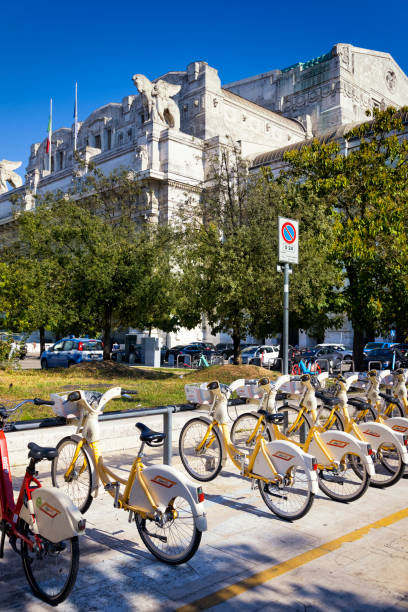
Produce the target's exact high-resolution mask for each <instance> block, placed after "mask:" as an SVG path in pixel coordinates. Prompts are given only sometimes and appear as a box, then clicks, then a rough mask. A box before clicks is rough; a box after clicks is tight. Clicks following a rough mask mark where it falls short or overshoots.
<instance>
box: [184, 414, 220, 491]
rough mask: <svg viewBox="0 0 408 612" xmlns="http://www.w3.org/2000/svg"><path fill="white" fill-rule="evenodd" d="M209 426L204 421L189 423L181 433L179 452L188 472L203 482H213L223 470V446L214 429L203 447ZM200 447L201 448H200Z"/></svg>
mask: <svg viewBox="0 0 408 612" xmlns="http://www.w3.org/2000/svg"><path fill="white" fill-rule="evenodd" d="M208 428H209V424H208V422H207V421H205V420H204V419H200V418H196V419H191V420H190V421H187V423H186V424H185V425H184V427H183V429H182V430H181V433H180V438H179V452H180V457H181V461H182V463H183V465H184V467H185V468H186V470H187V472H188V473H189V474H190V476H192V477H193V478H195V479H196V480H200V481H202V482H208V481H209V480H213V479H214V478H215V477H216V476H217V474H219V472H220V471H221V468H222V446H221V440H220V437H219V435H218V432H217V431H216V429H215V428H213V429H212V430H211V432H210V434H209V435H208V438H207V439H206V441H205V442H204V444H203V445H202V446H200V445H201V443H202V441H203V440H204V438H205V436H206V434H207V431H208ZM199 446H200V448H198V447H199Z"/></svg>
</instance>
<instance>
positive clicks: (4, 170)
mask: <svg viewBox="0 0 408 612" xmlns="http://www.w3.org/2000/svg"><path fill="white" fill-rule="evenodd" d="M22 163H23V162H21V161H19V162H12V161H8V160H7V159H2V160H0V193H6V191H8V187H7V183H9V184H10V185H11V186H12V187H13V188H14V189H16V188H17V187H21V185H22V184H23V180H22V178H21V176H19V175H18V174H17V173H16V172H14V170H17V168H19V167H20V166H21V164H22Z"/></svg>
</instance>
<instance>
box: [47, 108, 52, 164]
mask: <svg viewBox="0 0 408 612" xmlns="http://www.w3.org/2000/svg"><path fill="white" fill-rule="evenodd" d="M48 138H49V141H50V148H49V150H48V169H49V171H50V173H51V139H52V98H51V99H50V129H49V132H48Z"/></svg>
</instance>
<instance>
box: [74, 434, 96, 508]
mask: <svg viewBox="0 0 408 612" xmlns="http://www.w3.org/2000/svg"><path fill="white" fill-rule="evenodd" d="M71 440H74V442H76V443H78V442H80V441H81V440H83V438H82V436H80V435H78V434H72V436H71ZM82 448H83V449H84V451H85V453H86V458H87V459H88V461H89V462H90V464H91V495H92V497H97V495H98V491H99V476H98V470H97V469H96V464H95V456H94V454H93V451H92V450H91V449H90V448H89V446H88V445H87V444H84V445H83V447H82Z"/></svg>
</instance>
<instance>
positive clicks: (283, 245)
mask: <svg viewBox="0 0 408 612" xmlns="http://www.w3.org/2000/svg"><path fill="white" fill-rule="evenodd" d="M298 252H299V224H298V222H297V221H295V220H294V219H285V218H284V217H279V219H278V261H279V262H281V263H283V337H282V343H283V374H288V370H289V368H288V352H289V274H290V273H291V272H292V270H291V268H290V265H289V264H291V263H294V264H297V263H298ZM278 269H280V268H279V267H278Z"/></svg>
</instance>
